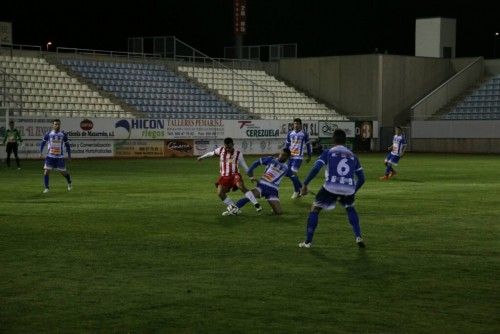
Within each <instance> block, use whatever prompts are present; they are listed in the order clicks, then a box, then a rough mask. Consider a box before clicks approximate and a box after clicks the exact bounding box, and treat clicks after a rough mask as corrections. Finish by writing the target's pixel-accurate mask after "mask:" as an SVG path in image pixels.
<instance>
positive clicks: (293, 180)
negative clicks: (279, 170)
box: [290, 175, 302, 192]
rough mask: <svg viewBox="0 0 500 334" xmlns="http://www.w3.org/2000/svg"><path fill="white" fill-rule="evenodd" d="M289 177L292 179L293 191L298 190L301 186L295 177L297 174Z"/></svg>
mask: <svg viewBox="0 0 500 334" xmlns="http://www.w3.org/2000/svg"><path fill="white" fill-rule="evenodd" d="M290 179H291V180H292V183H293V189H294V190H295V192H299V191H300V188H302V183H300V180H299V178H298V177H297V175H293V176H290Z"/></svg>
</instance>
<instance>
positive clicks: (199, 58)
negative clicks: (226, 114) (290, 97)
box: [173, 37, 276, 118]
mask: <svg viewBox="0 0 500 334" xmlns="http://www.w3.org/2000/svg"><path fill="white" fill-rule="evenodd" d="M174 39H175V47H174V50H175V53H174V57H173V58H174V60H175V61H176V62H178V63H181V64H182V65H190V67H191V70H192V72H191V73H192V76H193V77H195V69H196V66H200V65H202V66H206V67H208V68H211V69H212V71H211V87H212V88H215V83H216V82H215V79H216V78H215V77H216V74H217V73H216V70H215V69H225V70H227V71H230V73H231V89H230V91H231V94H230V99H231V101H232V102H236V103H239V104H240V106H241V107H243V108H247V109H249V111H250V112H252V110H255V108H256V103H257V99H259V100H262V99H263V98H264V97H265V98H267V99H268V103H270V104H272V110H271V111H272V114H273V118H276V96H275V94H274V93H273V92H272V91H270V90H268V89H267V88H265V87H264V86H261V85H259V84H258V83H257V82H255V81H253V80H252V79H250V78H248V77H246V76H245V75H243V74H240V73H238V72H236V71H235V70H234V68H231V67H229V66H227V65H226V64H224V63H222V62H220V61H219V60H217V59H215V58H212V57H210V56H208V55H206V54H204V53H203V52H201V51H199V50H196V49H195V48H193V47H191V46H190V45H188V44H186V43H184V42H182V41H181V40H179V39H177V38H175V37H174ZM182 49H185V50H186V51H188V52H187V53H188V54H186V55H184V54H182V53H181V52H180V51H181V50H182ZM233 61H238V60H233ZM232 64H233V66H235V63H234V62H233V63H232ZM193 65H196V66H193ZM188 73H190V72H188ZM238 81H242V82H245V83H247V84H248V85H249V86H250V87H251V98H252V99H251V105H250V106H249V107H247V106H246V103H245V105H243V104H242V102H243V101H237V100H236V99H235V94H237V93H238V92H239V89H238V88H237V86H238V84H237V82H238ZM245 91H247V90H245ZM257 94H258V96H257ZM222 95H225V94H222ZM263 95H264V96H263ZM228 97H229V96H228ZM259 102H265V101H259Z"/></svg>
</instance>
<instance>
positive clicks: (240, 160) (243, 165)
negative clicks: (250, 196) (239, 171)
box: [238, 151, 248, 173]
mask: <svg viewBox="0 0 500 334" xmlns="http://www.w3.org/2000/svg"><path fill="white" fill-rule="evenodd" d="M238 165H240V166H241V168H243V170H244V171H245V172H247V173H248V165H247V163H246V161H245V158H244V157H243V153H242V152H241V151H240V155H239V157H238Z"/></svg>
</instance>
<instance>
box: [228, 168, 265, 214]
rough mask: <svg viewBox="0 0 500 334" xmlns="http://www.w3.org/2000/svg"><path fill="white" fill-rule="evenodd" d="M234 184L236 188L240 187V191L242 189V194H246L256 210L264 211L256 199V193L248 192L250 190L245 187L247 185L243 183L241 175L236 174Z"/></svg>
mask: <svg viewBox="0 0 500 334" xmlns="http://www.w3.org/2000/svg"><path fill="white" fill-rule="evenodd" d="M234 182H235V185H236V187H238V189H240V190H241V192H242V193H244V194H245V197H246V198H248V199H249V200H250V202H252V204H253V205H254V206H255V209H257V211H260V210H262V208H261V206H260V204H259V202H258V201H257V199H256V198H255V195H254V193H253V192H252V191H250V190H248V188H247V187H246V186H245V183H244V182H243V179H242V178H241V175H240V174H236V175H235V176H234Z"/></svg>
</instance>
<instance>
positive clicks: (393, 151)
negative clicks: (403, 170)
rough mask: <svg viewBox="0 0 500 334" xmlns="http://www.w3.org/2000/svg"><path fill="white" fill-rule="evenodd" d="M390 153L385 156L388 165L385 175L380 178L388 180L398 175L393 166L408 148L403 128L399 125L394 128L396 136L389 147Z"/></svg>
mask: <svg viewBox="0 0 500 334" xmlns="http://www.w3.org/2000/svg"><path fill="white" fill-rule="evenodd" d="M388 149H389V151H390V152H389V154H387V156H386V157H385V160H384V163H385V166H386V169H385V175H384V176H381V177H380V180H388V179H390V178H391V177H394V176H396V174H397V172H396V171H395V170H394V168H393V166H397V165H398V163H399V159H401V157H402V156H403V154H404V153H405V149H406V139H405V136H404V134H403V129H402V128H401V127H399V126H396V127H395V128H394V137H393V138H392V145H391V146H389V147H388Z"/></svg>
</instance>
